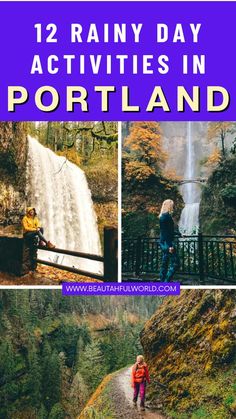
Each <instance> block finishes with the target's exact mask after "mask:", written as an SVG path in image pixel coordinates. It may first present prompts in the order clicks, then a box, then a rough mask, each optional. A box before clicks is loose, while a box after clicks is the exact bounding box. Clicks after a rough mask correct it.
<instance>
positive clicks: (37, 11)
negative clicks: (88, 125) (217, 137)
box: [0, 2, 236, 121]
mask: <svg viewBox="0 0 236 419" xmlns="http://www.w3.org/2000/svg"><path fill="white" fill-rule="evenodd" d="M235 16H236V3H235V2H173V3H170V2H0V36H1V67H0V80H1V83H0V118H1V120H15V121H22V120H26V121H27V120H36V121H40V120H78V121H81V120H118V121H119V120H132V121H133V120H159V121H164V120H169V121H178V120H179V121H180V120H185V121H186V120H200V121H204V120H205V121H208V120H233V121H234V120H235V115H236V82H235V78H236V77H235V54H234V44H235Z"/></svg>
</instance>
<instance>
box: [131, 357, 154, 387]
mask: <svg viewBox="0 0 236 419" xmlns="http://www.w3.org/2000/svg"><path fill="white" fill-rule="evenodd" d="M144 381H147V382H148V383H150V376H149V372H148V367H147V364H145V362H143V363H142V364H138V363H137V362H136V363H135V364H134V365H133V367H132V373H131V382H132V387H133V386H134V384H135V383H139V384H140V383H143V382H144Z"/></svg>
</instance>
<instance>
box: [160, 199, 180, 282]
mask: <svg viewBox="0 0 236 419" xmlns="http://www.w3.org/2000/svg"><path fill="white" fill-rule="evenodd" d="M173 210H174V202H173V201H172V200H171V199H166V200H165V201H164V202H163V204H162V207H161V212H160V215H159V220H160V247H161V250H162V264H161V270H160V280H161V281H165V282H168V281H172V280H173V278H174V274H175V272H176V271H177V269H178V268H179V257H178V254H177V252H176V249H175V246H174V236H175V227H174V220H173V218H172V213H173Z"/></svg>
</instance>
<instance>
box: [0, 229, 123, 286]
mask: <svg viewBox="0 0 236 419" xmlns="http://www.w3.org/2000/svg"><path fill="white" fill-rule="evenodd" d="M37 249H40V250H45V251H47V252H52V253H57V254H58V253H59V254H64V255H69V256H73V257H78V258H82V259H89V260H94V261H97V262H102V263H103V274H99V273H94V272H87V271H84V270H82V269H79V268H75V267H72V266H65V265H62V264H59V263H54V262H51V261H48V260H43V259H38V258H37ZM117 249H118V233H117V228H115V227H104V256H100V255H93V254H89V253H84V252H77V251H73V250H67V249H59V248H54V249H49V248H48V247H42V246H38V247H37V248H35V247H34V251H35V263H36V264H37V263H40V264H43V265H47V266H52V267H54V268H57V269H62V270H65V271H68V272H73V273H76V274H79V275H83V276H87V277H90V278H95V279H98V280H101V281H117V278H118V268H117V266H118V261H117V258H118V256H117ZM31 259H32V249H29V246H28V245H27V243H26V241H25V240H24V238H23V237H19V236H18V237H5V236H3V235H0V271H3V272H8V273H11V274H14V275H17V276H22V275H25V274H27V273H28V272H29V271H30V270H31V269H32V267H31V266H32V260H31Z"/></svg>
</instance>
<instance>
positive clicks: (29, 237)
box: [24, 227, 47, 246]
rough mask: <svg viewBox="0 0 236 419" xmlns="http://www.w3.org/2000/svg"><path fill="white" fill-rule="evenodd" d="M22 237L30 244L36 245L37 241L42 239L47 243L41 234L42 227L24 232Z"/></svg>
mask: <svg viewBox="0 0 236 419" xmlns="http://www.w3.org/2000/svg"><path fill="white" fill-rule="evenodd" d="M24 238H25V239H26V241H27V242H28V243H29V244H30V242H31V244H33V245H36V246H37V245H38V241H39V240H40V241H41V240H42V241H43V242H44V243H46V244H47V240H46V239H45V237H44V236H43V228H42V227H41V228H40V230H38V231H28V232H27V233H25V234H24Z"/></svg>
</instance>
